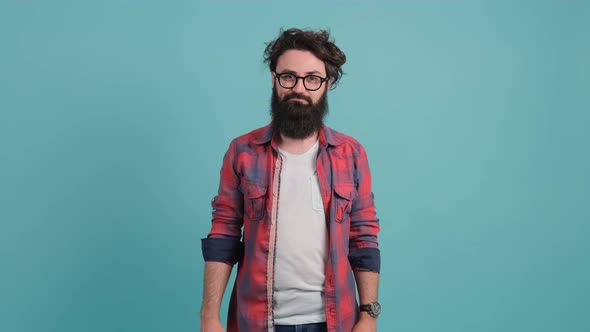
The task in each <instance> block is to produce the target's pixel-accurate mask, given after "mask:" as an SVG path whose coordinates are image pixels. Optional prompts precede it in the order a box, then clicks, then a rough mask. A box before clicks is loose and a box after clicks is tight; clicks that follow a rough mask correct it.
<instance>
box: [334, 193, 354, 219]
mask: <svg viewBox="0 0 590 332" xmlns="http://www.w3.org/2000/svg"><path fill="white" fill-rule="evenodd" d="M354 193H355V191H354V185H352V184H340V185H336V186H334V205H335V211H334V212H335V215H334V220H335V221H336V222H337V223H342V222H344V221H345V220H346V218H348V217H349V216H350V211H351V210H352V199H353V198H354Z"/></svg>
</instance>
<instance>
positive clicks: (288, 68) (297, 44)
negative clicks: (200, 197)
mask: <svg viewBox="0 0 590 332" xmlns="http://www.w3.org/2000/svg"><path fill="white" fill-rule="evenodd" d="M264 61H265V62H266V63H268V65H269V69H270V73H271V83H272V99H271V118H272V120H271V123H270V124H269V125H267V126H265V127H262V128H259V129H256V130H254V131H251V132H250V133H248V134H245V135H243V136H240V137H238V138H236V139H234V140H233V141H232V142H231V144H230V146H229V148H228V150H227V152H226V154H225V157H224V159H223V165H222V168H221V179H220V185H219V191H218V194H217V195H216V196H215V197H214V198H213V200H212V203H211V204H212V207H213V219H212V227H211V231H210V233H209V234H208V236H207V237H206V238H204V239H202V251H203V257H204V259H205V261H206V263H205V277H204V291H203V303H202V307H201V331H204V332H218V331H225V330H224V328H223V325H222V323H221V321H220V318H219V310H220V305H221V299H222V297H223V293H224V291H225V288H226V285H227V282H228V279H229V276H230V273H231V269H232V267H233V265H235V264H236V263H237V264H238V270H237V276H236V281H235V284H234V287H233V291H232V295H231V300H230V305H229V311H228V319H227V331H230V332H236V331H238V332H262V331H271V332H272V331H275V332H286V331H298V332H299V331H308V332H310V331H314V332H315V331H328V332H350V331H353V332H361V331H363V332H365V331H375V330H376V318H377V316H378V315H379V313H380V311H381V307H380V305H379V303H378V302H377V293H378V281H379V269H380V261H381V259H380V252H379V248H378V241H377V234H378V232H379V229H380V227H379V220H378V219H377V217H376V212H375V205H374V200H373V193H372V191H371V174H370V171H369V164H368V160H367V155H366V152H365V149H364V148H363V146H362V145H361V144H360V143H359V142H358V141H357V140H355V139H354V138H352V137H350V136H347V135H344V134H341V133H339V132H337V131H335V130H333V129H331V128H328V127H327V126H326V125H325V124H324V122H323V119H324V117H325V116H326V114H327V113H328V101H327V100H328V98H327V97H328V91H329V90H330V89H331V88H334V87H335V86H336V83H337V82H338V81H339V79H340V78H341V77H342V65H343V64H344V63H345V62H346V56H345V55H344V53H343V52H342V51H341V50H340V49H339V48H338V47H337V46H336V45H335V44H334V42H333V41H332V40H330V35H329V33H328V32H327V31H323V30H320V31H307V30H306V31H304V30H299V29H289V30H285V31H282V32H281V33H280V35H279V37H278V38H277V39H276V40H274V41H271V42H270V43H268V44H267V47H266V49H265V52H264ZM357 289H358V299H359V302H360V303H359V302H357Z"/></svg>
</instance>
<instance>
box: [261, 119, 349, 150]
mask: <svg viewBox="0 0 590 332" xmlns="http://www.w3.org/2000/svg"><path fill="white" fill-rule="evenodd" d="M278 138H279V137H278V135H275V133H273V130H272V126H271V125H270V124H268V125H266V126H265V127H263V128H261V130H259V131H257V132H256V134H255V135H254V137H253V138H252V142H254V143H255V144H267V143H268V142H270V143H271V145H272V147H273V148H275V150H276V149H277V148H278ZM318 140H319V143H320V147H321V148H326V147H327V146H328V145H332V146H337V145H340V144H342V139H341V138H340V137H339V136H338V135H337V134H336V133H335V132H334V130H332V129H330V128H329V127H328V126H326V125H325V124H322V127H321V128H320V133H319V137H318Z"/></svg>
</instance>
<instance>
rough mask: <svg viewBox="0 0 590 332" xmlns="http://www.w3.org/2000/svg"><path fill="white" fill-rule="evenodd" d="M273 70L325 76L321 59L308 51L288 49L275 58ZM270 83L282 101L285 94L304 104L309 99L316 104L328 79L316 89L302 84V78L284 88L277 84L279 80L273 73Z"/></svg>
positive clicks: (303, 75)
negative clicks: (290, 87) (309, 88)
mask: <svg viewBox="0 0 590 332" xmlns="http://www.w3.org/2000/svg"><path fill="white" fill-rule="evenodd" d="M275 72H277V73H278V74H281V73H291V74H294V75H296V76H300V77H305V76H307V75H317V76H320V77H323V78H325V77H326V66H325V65H324V62H323V61H322V60H320V59H318V58H317V57H316V56H315V55H314V54H313V53H311V52H309V51H302V50H288V51H285V52H284V53H283V54H282V55H281V56H280V57H279V58H278V59H277V67H276V69H275ZM272 83H273V86H275V87H276V89H277V94H278V96H279V100H280V101H283V100H284V98H285V96H287V99H289V100H292V101H293V102H299V103H303V104H306V105H309V101H310V100H311V102H312V104H317V102H318V100H319V99H320V98H321V97H322V94H323V93H324V92H325V91H326V90H327V89H328V87H329V81H327V82H324V83H323V84H322V86H321V87H320V88H319V89H318V90H316V91H309V90H307V89H306V88H305V86H304V85H303V80H301V79H299V80H298V81H297V85H295V86H294V87H293V88H292V89H285V88H283V87H282V86H281V85H280V84H278V83H279V82H277V78H276V77H274V75H272ZM289 95H300V98H293V99H290V97H292V96H289Z"/></svg>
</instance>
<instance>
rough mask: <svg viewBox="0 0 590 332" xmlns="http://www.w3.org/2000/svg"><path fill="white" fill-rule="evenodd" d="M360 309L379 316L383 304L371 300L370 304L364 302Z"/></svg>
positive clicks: (373, 315) (370, 314)
mask: <svg viewBox="0 0 590 332" xmlns="http://www.w3.org/2000/svg"><path fill="white" fill-rule="evenodd" d="M360 310H361V311H367V312H368V313H369V316H371V317H374V318H377V316H379V314H380V313H381V305H380V304H379V302H371V303H369V304H362V305H361V306H360Z"/></svg>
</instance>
